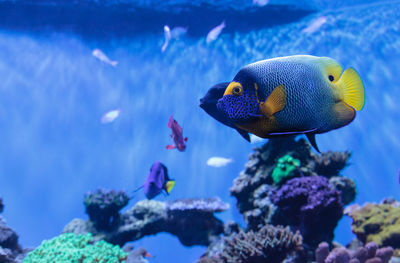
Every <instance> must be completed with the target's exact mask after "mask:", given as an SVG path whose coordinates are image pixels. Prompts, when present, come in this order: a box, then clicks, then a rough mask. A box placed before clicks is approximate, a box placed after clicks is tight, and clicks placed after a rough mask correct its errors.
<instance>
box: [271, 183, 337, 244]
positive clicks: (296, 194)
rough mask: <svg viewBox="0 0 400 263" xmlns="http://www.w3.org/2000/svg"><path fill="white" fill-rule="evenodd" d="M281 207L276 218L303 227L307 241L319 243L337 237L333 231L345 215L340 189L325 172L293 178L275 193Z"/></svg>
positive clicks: (278, 205) (276, 222) (276, 203)
mask: <svg viewBox="0 0 400 263" xmlns="http://www.w3.org/2000/svg"><path fill="white" fill-rule="evenodd" d="M272 201H273V203H274V204H275V205H276V206H277V207H278V209H277V212H276V213H275V215H274V217H273V219H272V222H273V223H274V224H283V225H289V226H291V227H292V228H293V229H296V230H300V233H301V234H302V235H303V238H304V242H305V243H307V244H308V245H310V246H312V247H315V246H317V245H318V243H320V242H321V241H326V240H327V241H330V240H332V239H333V231H334V229H335V227H336V225H337V222H338V221H339V219H340V218H341V217H342V216H343V205H342V203H341V200H340V194H339V192H338V191H336V190H334V189H332V188H331V186H330V185H329V182H328V179H326V178H325V177H322V176H309V177H299V178H294V179H291V180H289V181H288V182H287V183H286V184H284V185H283V186H282V187H281V188H280V189H279V190H277V191H276V192H274V193H273V195H272Z"/></svg>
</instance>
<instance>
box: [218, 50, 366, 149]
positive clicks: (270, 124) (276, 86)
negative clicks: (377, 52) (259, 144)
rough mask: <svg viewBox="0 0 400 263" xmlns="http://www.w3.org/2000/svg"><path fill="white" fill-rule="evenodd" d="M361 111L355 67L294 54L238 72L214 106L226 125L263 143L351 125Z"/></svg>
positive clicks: (360, 88)
mask: <svg viewBox="0 0 400 263" xmlns="http://www.w3.org/2000/svg"><path fill="white" fill-rule="evenodd" d="M363 106H364V86H363V83H362V81H361V78H360V76H359V75H358V74H357V72H356V71H355V70H354V69H353V68H348V69H346V70H345V71H343V69H342V67H341V66H340V65H339V64H338V63H337V62H336V61H335V60H333V59H331V58H328V57H315V56H309V55H297V56H289V57H280V58H274V59H267V60H262V61H259V62H255V63H252V64H249V65H247V66H245V67H244V68H242V69H241V70H240V71H239V72H238V73H237V74H236V76H235V78H234V79H233V81H232V82H230V83H229V85H228V86H227V88H226V89H225V92H224V95H223V96H222V98H220V99H219V100H218V102H217V108H218V111H219V112H220V113H221V114H223V115H224V116H225V118H226V120H227V121H229V123H233V124H234V125H235V126H236V127H238V128H239V129H242V130H245V131H247V132H250V133H253V134H255V135H257V136H259V137H262V138H271V137H274V136H283V135H287V134H306V135H307V137H308V139H309V140H310V142H311V144H312V145H313V146H314V148H315V149H316V150H317V151H319V150H318V147H317V145H316V142H315V134H318V133H324V132H328V131H330V130H333V129H338V128H340V127H343V126H345V125H347V124H349V123H350V122H351V121H352V120H353V119H354V117H355V115H356V111H359V110H361V109H362V108H363Z"/></svg>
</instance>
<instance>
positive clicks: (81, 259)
mask: <svg viewBox="0 0 400 263" xmlns="http://www.w3.org/2000/svg"><path fill="white" fill-rule="evenodd" d="M92 241H93V239H92V235H91V234H86V235H75V234H73V233H65V234H62V235H59V236H58V237H55V238H53V239H51V240H45V241H43V242H42V244H41V245H40V246H39V247H37V248H36V249H35V250H33V251H31V252H29V254H28V255H27V256H26V258H25V259H24V261H23V263H47V262H57V263H122V262H125V260H126V259H127V257H128V253H125V252H124V251H123V250H122V249H121V248H120V247H119V246H118V245H117V246H114V245H112V244H110V243H107V242H105V241H103V240H101V241H99V242H96V243H94V244H93V242H92Z"/></svg>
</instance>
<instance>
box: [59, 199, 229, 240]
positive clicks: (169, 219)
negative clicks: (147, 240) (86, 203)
mask: <svg viewBox="0 0 400 263" xmlns="http://www.w3.org/2000/svg"><path fill="white" fill-rule="evenodd" d="M228 208H229V205H227V204H225V203H223V202H222V201H221V200H220V199H218V198H209V199H180V200H176V201H172V202H167V203H164V202H158V201H154V200H144V201H139V202H138V203H136V204H135V205H134V206H133V207H131V208H130V209H128V210H127V211H125V212H124V213H122V214H121V215H120V217H119V220H118V224H117V226H115V227H114V228H113V229H111V230H109V231H104V230H101V229H98V228H97V227H96V225H95V224H94V223H93V222H92V221H91V220H88V221H84V220H81V219H74V220H73V221H71V222H70V223H69V224H68V225H67V226H66V227H65V228H64V232H72V233H75V234H85V233H92V234H93V239H94V240H101V239H104V240H105V241H107V242H110V243H112V244H118V245H121V246H122V245H124V244H125V243H127V242H129V241H134V240H137V239H140V238H142V237H144V236H147V235H155V234H157V233H159V232H168V233H171V234H173V235H175V236H177V237H178V239H179V240H180V241H181V243H182V244H183V245H185V246H193V245H204V246H207V245H209V244H210V243H211V242H212V241H213V240H214V239H215V238H216V237H217V236H218V235H220V234H221V233H223V231H224V224H223V222H222V221H221V220H219V219H218V218H216V217H215V216H214V213H215V212H221V211H225V210H226V209H228Z"/></svg>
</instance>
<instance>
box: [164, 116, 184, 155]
mask: <svg viewBox="0 0 400 263" xmlns="http://www.w3.org/2000/svg"><path fill="white" fill-rule="evenodd" d="M168 128H170V129H171V131H172V133H171V138H172V140H174V144H175V145H168V146H167V147H166V148H167V150H172V149H175V148H177V149H178V150H179V151H181V152H183V151H184V150H185V149H186V142H187V140H188V138H187V137H185V138H183V134H182V127H181V126H179V124H178V122H177V121H176V120H174V119H173V117H172V114H171V116H170V117H169V121H168Z"/></svg>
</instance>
